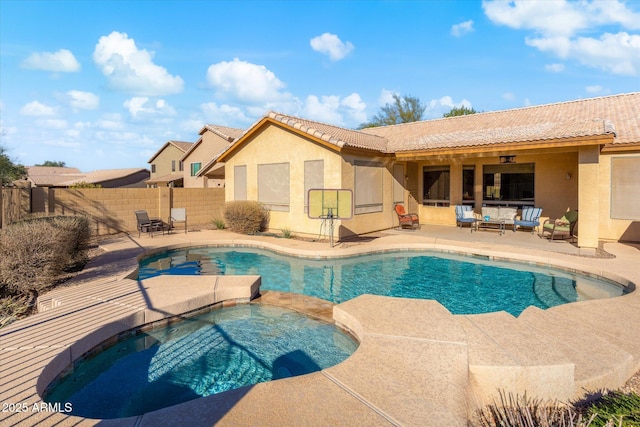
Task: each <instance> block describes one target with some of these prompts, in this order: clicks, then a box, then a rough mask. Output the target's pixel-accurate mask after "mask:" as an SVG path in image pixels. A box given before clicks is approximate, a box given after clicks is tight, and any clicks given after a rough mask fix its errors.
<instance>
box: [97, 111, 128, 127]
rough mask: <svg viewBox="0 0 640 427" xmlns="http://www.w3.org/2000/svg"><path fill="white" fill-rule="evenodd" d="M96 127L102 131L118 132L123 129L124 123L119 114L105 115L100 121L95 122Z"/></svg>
mask: <svg viewBox="0 0 640 427" xmlns="http://www.w3.org/2000/svg"><path fill="white" fill-rule="evenodd" d="M96 127H97V128H98V129H103V130H109V131H114V130H120V129H123V128H124V123H123V121H122V117H121V116H120V114H105V115H104V116H103V117H102V118H101V119H100V120H98V121H96Z"/></svg>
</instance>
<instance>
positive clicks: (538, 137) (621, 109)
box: [362, 92, 640, 152]
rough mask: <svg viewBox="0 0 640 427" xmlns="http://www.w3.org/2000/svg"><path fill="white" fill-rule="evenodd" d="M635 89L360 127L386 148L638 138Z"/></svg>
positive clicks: (639, 105)
mask: <svg viewBox="0 0 640 427" xmlns="http://www.w3.org/2000/svg"><path fill="white" fill-rule="evenodd" d="M638 117H640V92H636V93H627V94H621V95H612V96H606V97H600V98H590V99H583V100H577V101H568V102H559V103H555V104H547V105H540V106H533V107H524V108H517V109H512V110H503V111H493V112H486V113H476V114H471V115H466V116H457V117H450V118H442V119H435V120H425V121H420V122H413V123H404V124H399V125H392V126H381V127H376V128H367V129H363V130H362V132H365V133H370V134H373V135H378V136H381V137H384V138H386V139H387V141H388V146H387V149H388V151H390V152H401V151H410V150H429V149H442V148H456V147H472V146H483V145H490V144H500V143H517V142H525V141H530V142H544V141H548V140H551V139H563V138H575V137H588V136H598V135H607V134H613V135H615V138H614V142H613V144H615V145H618V144H629V143H640V121H639V119H638Z"/></svg>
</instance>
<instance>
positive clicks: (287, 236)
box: [281, 228, 293, 239]
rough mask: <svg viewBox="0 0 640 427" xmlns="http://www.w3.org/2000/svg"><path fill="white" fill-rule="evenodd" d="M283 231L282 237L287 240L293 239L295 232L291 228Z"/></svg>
mask: <svg viewBox="0 0 640 427" xmlns="http://www.w3.org/2000/svg"><path fill="white" fill-rule="evenodd" d="M281 231H282V237H284V238H285V239H291V238H292V237H293V231H292V230H291V229H290V228H283V229H282V230H281Z"/></svg>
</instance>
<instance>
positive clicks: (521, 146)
mask: <svg viewBox="0 0 640 427" xmlns="http://www.w3.org/2000/svg"><path fill="white" fill-rule="evenodd" d="M613 139H614V135H613V134H604V135H592V136H581V137H572V138H555V139H543V140H535V141H513V142H505V143H491V144H483V145H472V146H460V147H445V148H427V149H420V150H407V151H398V152H396V153H395V156H396V157H397V158H398V159H402V158H411V157H416V156H440V155H459V154H477V153H485V152H490V151H496V150H500V151H505V150H512V151H522V150H539V149H544V148H564V147H579V146H584V145H606V144H611V143H612V142H613Z"/></svg>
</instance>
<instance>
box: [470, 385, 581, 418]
mask: <svg viewBox="0 0 640 427" xmlns="http://www.w3.org/2000/svg"><path fill="white" fill-rule="evenodd" d="M477 416H478V419H477V424H474V425H477V426H482V427H494V426H505V427H506V426H509V427H511V426H513V427H555V426H563V427H586V426H588V425H589V421H586V423H585V421H583V419H582V416H581V415H578V414H577V413H576V412H575V411H574V410H573V409H572V408H571V407H570V406H568V405H565V404H562V403H560V402H558V401H553V402H544V401H542V400H540V399H531V398H528V397H527V396H526V395H524V396H518V395H513V394H508V395H505V393H504V392H502V391H501V392H500V402H499V403H498V402H495V403H494V404H492V405H488V406H485V407H484V408H482V409H481V410H480V411H479V412H478V413H477Z"/></svg>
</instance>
